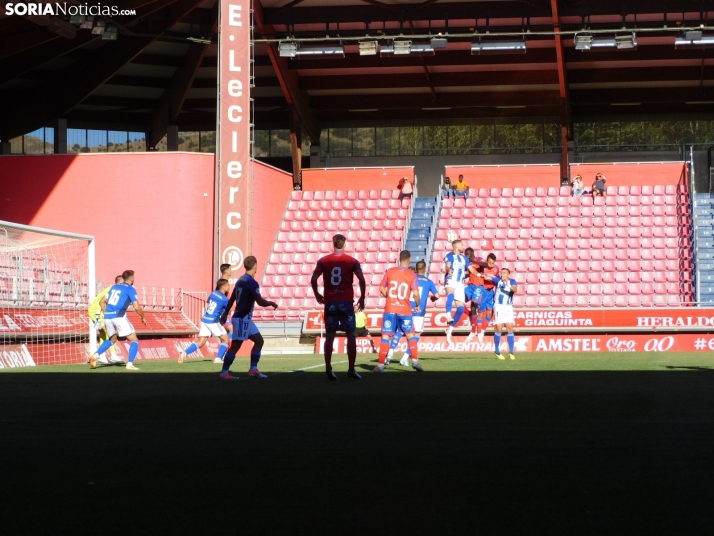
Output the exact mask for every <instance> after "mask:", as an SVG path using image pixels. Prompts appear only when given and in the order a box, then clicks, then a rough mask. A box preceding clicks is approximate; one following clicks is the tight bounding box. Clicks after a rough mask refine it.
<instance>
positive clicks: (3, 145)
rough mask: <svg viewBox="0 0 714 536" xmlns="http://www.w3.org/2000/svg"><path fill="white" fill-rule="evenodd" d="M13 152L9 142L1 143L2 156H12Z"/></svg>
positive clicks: (0, 152)
mask: <svg viewBox="0 0 714 536" xmlns="http://www.w3.org/2000/svg"><path fill="white" fill-rule="evenodd" d="M11 150H12V149H11V145H10V142H9V141H3V142H0V154H11Z"/></svg>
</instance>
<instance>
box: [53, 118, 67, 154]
mask: <svg viewBox="0 0 714 536" xmlns="http://www.w3.org/2000/svg"><path fill="white" fill-rule="evenodd" d="M54 127H55V149H54V150H55V154H67V120H66V119H65V118H64V117H58V118H57V119H55V124H54Z"/></svg>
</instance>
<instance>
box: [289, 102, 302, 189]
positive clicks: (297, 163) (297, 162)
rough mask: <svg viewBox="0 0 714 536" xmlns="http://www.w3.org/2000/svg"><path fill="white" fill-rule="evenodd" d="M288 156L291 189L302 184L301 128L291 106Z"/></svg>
mask: <svg viewBox="0 0 714 536" xmlns="http://www.w3.org/2000/svg"><path fill="white" fill-rule="evenodd" d="M290 154H291V155H292V157H293V187H295V186H298V185H301V184H302V126H301V124H300V119H299V117H298V115H297V112H296V111H295V108H294V107H293V106H290Z"/></svg>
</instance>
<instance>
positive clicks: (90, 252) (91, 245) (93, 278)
mask: <svg viewBox="0 0 714 536" xmlns="http://www.w3.org/2000/svg"><path fill="white" fill-rule="evenodd" d="M0 227H7V228H10V229H17V230H19V231H28V232H33V233H40V234H46V235H52V236H60V237H63V238H71V239H75V240H83V241H86V242H87V263H88V266H87V304H86V306H87V307H89V304H90V303H92V301H93V300H94V298H96V296H97V273H96V251H95V239H94V236H91V235H84V234H78V233H69V232H66V231H58V230H56V229H46V228H44V227H35V226H32V225H23V224H20V223H14V222H10V221H3V220H0ZM0 233H2V230H0ZM0 239H2V238H0ZM87 335H88V337H89V347H90V351H91V352H92V353H94V352H95V351H96V349H97V331H96V330H95V329H94V326H92V325H91V323H90V322H89V321H87Z"/></svg>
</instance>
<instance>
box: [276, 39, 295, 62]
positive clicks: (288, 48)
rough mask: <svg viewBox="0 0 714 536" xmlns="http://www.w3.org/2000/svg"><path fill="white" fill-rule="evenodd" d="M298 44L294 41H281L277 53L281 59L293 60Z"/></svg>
mask: <svg viewBox="0 0 714 536" xmlns="http://www.w3.org/2000/svg"><path fill="white" fill-rule="evenodd" d="M297 49H298V44H297V43H296V42H295V41H281V42H280V43H278V53H279V55H280V57H281V58H294V57H295V55H296V54H297Z"/></svg>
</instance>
